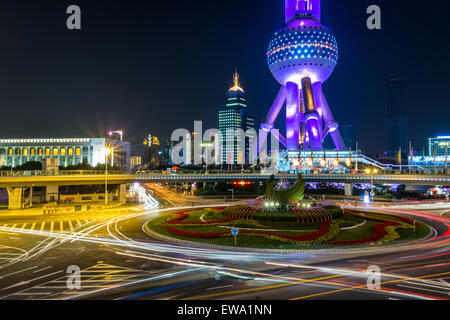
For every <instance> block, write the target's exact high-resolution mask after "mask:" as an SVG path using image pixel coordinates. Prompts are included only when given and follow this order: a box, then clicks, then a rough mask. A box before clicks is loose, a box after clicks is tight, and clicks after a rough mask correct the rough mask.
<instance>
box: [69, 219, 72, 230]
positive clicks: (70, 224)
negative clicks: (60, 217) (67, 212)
mask: <svg viewBox="0 0 450 320" xmlns="http://www.w3.org/2000/svg"><path fill="white" fill-rule="evenodd" d="M69 227H70V231H73V225H72V220H69Z"/></svg>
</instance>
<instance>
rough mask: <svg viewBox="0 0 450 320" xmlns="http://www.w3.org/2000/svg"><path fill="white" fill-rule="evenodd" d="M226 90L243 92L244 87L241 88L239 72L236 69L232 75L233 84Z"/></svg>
mask: <svg viewBox="0 0 450 320" xmlns="http://www.w3.org/2000/svg"><path fill="white" fill-rule="evenodd" d="M228 91H240V92H244V89H242V88H241V85H240V83H239V73H238V72H237V70H236V71H235V73H234V75H233V86H232V87H231V88H230V89H229V90H228Z"/></svg>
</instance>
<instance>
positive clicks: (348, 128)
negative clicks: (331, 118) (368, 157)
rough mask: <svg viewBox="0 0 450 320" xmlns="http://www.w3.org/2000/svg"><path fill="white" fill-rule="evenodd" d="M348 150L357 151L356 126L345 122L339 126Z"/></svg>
mask: <svg viewBox="0 0 450 320" xmlns="http://www.w3.org/2000/svg"><path fill="white" fill-rule="evenodd" d="M339 128H340V130H341V134H342V139H344V142H345V146H346V147H347V149H350V148H351V149H352V150H356V130H355V129H356V125H355V123H353V122H344V123H342V124H341V125H340V126H339Z"/></svg>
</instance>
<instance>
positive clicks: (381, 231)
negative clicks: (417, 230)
mask: <svg viewBox="0 0 450 320" xmlns="http://www.w3.org/2000/svg"><path fill="white" fill-rule="evenodd" d="M346 213H348V214H350V215H352V216H355V217H359V218H364V219H367V220H372V221H378V222H382V223H380V224H377V225H376V226H374V227H373V231H374V232H373V234H372V235H371V236H370V237H368V238H363V239H357V240H342V241H330V242H328V243H329V244H359V243H366V242H375V241H379V240H381V239H383V237H384V236H385V235H387V231H386V227H389V226H398V225H400V223H398V222H394V221H389V220H385V219H381V218H374V217H365V216H360V215H358V214H355V213H353V212H351V211H347V210H346ZM395 217H397V216H395ZM397 218H399V217H397Z"/></svg>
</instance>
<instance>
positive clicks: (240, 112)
mask: <svg viewBox="0 0 450 320" xmlns="http://www.w3.org/2000/svg"><path fill="white" fill-rule="evenodd" d="M238 79H239V76H238V75H237V74H235V75H234V85H233V87H231V88H230V89H229V90H228V92H227V100H226V103H225V107H223V108H220V109H219V115H218V121H219V131H220V133H221V136H222V162H223V163H227V159H229V158H230V155H231V157H232V158H231V159H229V160H231V161H232V162H233V163H238V162H239V157H242V156H245V159H243V160H248V155H249V149H250V145H251V143H252V142H253V139H254V138H255V137H254V136H253V135H252V136H251V137H249V138H248V139H246V141H245V155H240V154H239V151H238V145H239V142H240V139H241V137H236V136H235V135H234V134H231V133H230V132H235V131H236V130H237V129H242V130H243V131H244V132H247V130H250V129H254V128H255V118H254V117H253V116H252V115H251V114H250V112H249V111H248V109H247V97H246V94H245V92H244V90H243V89H242V88H241V87H240V85H239V82H238ZM227 141H233V143H232V144H230V146H228V145H227Z"/></svg>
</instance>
